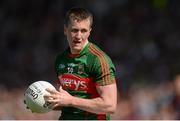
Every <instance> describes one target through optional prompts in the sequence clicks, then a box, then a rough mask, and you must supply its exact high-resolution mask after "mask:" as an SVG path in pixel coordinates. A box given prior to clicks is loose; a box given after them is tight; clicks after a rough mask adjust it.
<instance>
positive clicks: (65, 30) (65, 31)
mask: <svg viewBox="0 0 180 121" xmlns="http://www.w3.org/2000/svg"><path fill="white" fill-rule="evenodd" d="M64 35H67V27H66V25H64Z"/></svg>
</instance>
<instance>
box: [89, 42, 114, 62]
mask: <svg viewBox="0 0 180 121" xmlns="http://www.w3.org/2000/svg"><path fill="white" fill-rule="evenodd" d="M89 53H90V55H91V57H93V58H94V59H95V60H97V59H98V60H102V59H103V60H105V61H106V60H107V61H109V60H111V59H110V57H109V56H108V55H107V54H106V53H105V52H104V51H103V50H102V49H101V48H99V47H98V46H97V45H95V44H93V43H90V45H89Z"/></svg>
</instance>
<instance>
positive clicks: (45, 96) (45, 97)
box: [44, 94, 55, 100]
mask: <svg viewBox="0 0 180 121" xmlns="http://www.w3.org/2000/svg"><path fill="white" fill-rule="evenodd" d="M53 98H55V95H46V94H45V95H44V100H49V99H53Z"/></svg>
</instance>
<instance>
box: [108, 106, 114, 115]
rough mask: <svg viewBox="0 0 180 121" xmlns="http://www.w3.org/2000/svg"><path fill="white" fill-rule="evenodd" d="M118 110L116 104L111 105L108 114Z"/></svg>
mask: <svg viewBox="0 0 180 121" xmlns="http://www.w3.org/2000/svg"><path fill="white" fill-rule="evenodd" d="M115 112H116V106H111V107H110V108H109V110H108V114H114V113H115Z"/></svg>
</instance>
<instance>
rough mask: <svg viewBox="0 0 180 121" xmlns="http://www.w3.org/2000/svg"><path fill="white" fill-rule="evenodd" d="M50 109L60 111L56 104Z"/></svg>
mask: <svg viewBox="0 0 180 121" xmlns="http://www.w3.org/2000/svg"><path fill="white" fill-rule="evenodd" d="M51 109H53V110H60V109H61V106H59V104H58V103H56V104H54V105H52V106H51Z"/></svg>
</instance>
